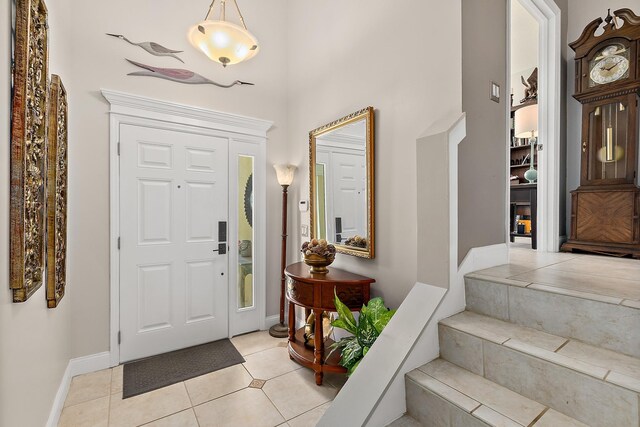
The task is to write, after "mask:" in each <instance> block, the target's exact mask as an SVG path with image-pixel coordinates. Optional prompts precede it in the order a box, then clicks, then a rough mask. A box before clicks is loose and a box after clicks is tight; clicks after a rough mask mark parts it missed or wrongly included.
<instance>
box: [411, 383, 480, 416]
mask: <svg viewBox="0 0 640 427" xmlns="http://www.w3.org/2000/svg"><path fill="white" fill-rule="evenodd" d="M405 390H406V394H407V414H409V415H410V416H412V417H413V418H415V419H416V420H418V421H419V422H420V424H421V425H423V426H425V427H489V425H488V424H485V423H484V422H482V421H480V420H479V419H477V418H474V417H473V416H472V415H471V414H469V413H467V412H465V411H464V410H462V409H460V408H459V407H457V406H455V405H454V404H452V403H450V402H448V401H446V400H445V399H443V398H441V397H440V396H437V395H436V394H434V393H432V392H430V391H429V390H425V389H424V388H422V387H420V386H419V385H418V384H416V383H415V382H413V381H412V380H411V379H409V378H407V377H405Z"/></svg>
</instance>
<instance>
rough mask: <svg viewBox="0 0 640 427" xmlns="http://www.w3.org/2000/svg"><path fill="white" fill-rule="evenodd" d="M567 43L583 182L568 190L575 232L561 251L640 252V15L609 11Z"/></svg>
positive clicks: (626, 11) (571, 231)
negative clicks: (579, 109)
mask: <svg viewBox="0 0 640 427" xmlns="http://www.w3.org/2000/svg"><path fill="white" fill-rule="evenodd" d="M602 23H603V20H602V18H598V19H596V20H594V21H593V22H591V23H590V24H589V25H587V26H586V28H585V29H584V31H583V32H582V35H581V36H580V38H579V39H578V40H576V41H575V42H573V43H571V44H570V45H569V46H571V48H572V49H573V50H574V51H575V53H576V57H575V61H576V79H575V85H576V86H575V95H574V98H575V99H577V100H578V101H580V103H581V104H582V139H581V146H580V149H581V152H582V158H581V168H580V187H578V188H577V189H576V190H574V191H572V192H571V230H570V239H569V240H568V241H567V242H566V243H565V244H564V245H562V250H563V251H571V250H581V251H586V252H594V253H601V254H608V255H616V256H625V255H627V256H628V255H631V256H633V257H634V258H640V217H639V214H640V189H639V188H638V186H637V184H638V178H637V172H638V141H639V138H638V133H639V122H640V116H639V113H638V99H639V95H640V17H638V16H636V15H635V14H634V13H633V12H632V11H631V10H630V9H619V10H616V11H615V12H614V13H613V16H612V15H611V13H610V12H609V14H608V15H607V17H606V19H605V20H604V23H605V26H604V33H602V34H600V35H596V31H597V29H598V28H599V27H600V26H601V25H602Z"/></svg>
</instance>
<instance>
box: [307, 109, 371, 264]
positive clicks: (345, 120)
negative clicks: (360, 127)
mask: <svg viewBox="0 0 640 427" xmlns="http://www.w3.org/2000/svg"><path fill="white" fill-rule="evenodd" d="M362 119H365V120H366V132H367V135H366V147H365V152H366V164H367V171H366V176H367V208H366V212H367V247H366V248H356V247H351V246H346V245H340V244H336V243H333V244H334V245H335V247H336V252H338V253H341V254H346V255H353V256H357V257H360V258H369V259H373V258H374V257H375V180H374V175H375V174H374V171H375V161H374V140H375V138H374V110H373V107H367V108H365V109H362V110H360V111H356V112H355V113H352V114H349V115H348V116H345V117H342V118H341V119H338V120H336V121H333V122H331V123H328V124H326V125H324V126H321V127H319V128H317V129H314V130H312V131H311V132H309V209H310V213H311V215H310V218H311V223H310V228H311V230H310V233H311V234H310V236H311V238H312V239H313V238H315V235H316V229H315V226H316V223H317V221H318V219H317V218H316V206H315V197H316V191H317V190H316V182H315V176H316V139H317V138H319V137H320V136H322V135H324V134H326V133H328V132H331V131H333V130H336V129H338V128H340V127H343V126H347V125H349V124H351V123H354V122H357V121H359V120H362Z"/></svg>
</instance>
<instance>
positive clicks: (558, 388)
mask: <svg viewBox="0 0 640 427" xmlns="http://www.w3.org/2000/svg"><path fill="white" fill-rule="evenodd" d="M439 327H440V330H439V335H440V357H442V358H443V359H445V360H447V361H449V362H451V363H454V364H456V365H458V366H460V367H462V368H464V369H467V370H469V371H471V372H473V373H475V374H478V375H482V376H484V377H485V378H487V379H488V380H491V381H493V382H495V383H497V384H500V385H502V386H503V387H506V388H508V389H510V390H512V391H514V392H516V393H519V394H521V395H523V396H525V397H528V398H530V399H532V400H535V401H537V402H540V403H541V404H543V405H546V406H549V407H551V408H553V409H556V410H557V411H559V412H562V413H564V414H566V415H568V416H570V417H572V418H575V419H577V420H580V421H582V422H584V423H587V424H589V425H591V426H593V427H610V426H617V427H637V426H638V425H639V423H640V420H639V417H638V399H639V395H638V394H637V393H634V392H632V391H629V390H626V389H623V388H621V387H618V386H615V385H612V384H609V383H606V382H605V381H603V380H600V379H597V378H594V377H591V376H588V375H586V374H583V373H581V372H577V371H574V370H572V369H569V368H565V367H563V366H560V365H557V364H555V363H553V362H550V361H547V360H543V359H539V358H537V357H533V356H530V355H527V354H524V353H521V352H519V351H516V350H514V349H511V348H508V347H506V346H504V345H499V344H496V343H493V342H490V341H487V340H484V339H482V338H479V337H476V336H473V335H469V334H467V333H464V332H461V331H457V330H455V329H453V328H450V327H448V326H445V325H440V326H439Z"/></svg>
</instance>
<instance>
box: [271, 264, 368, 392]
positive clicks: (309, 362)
mask: <svg viewBox="0 0 640 427" xmlns="http://www.w3.org/2000/svg"><path fill="white" fill-rule="evenodd" d="M284 273H285V275H286V277H287V299H288V300H289V356H290V357H291V359H293V360H295V361H296V362H298V363H300V364H301V365H302V366H306V367H307V368H311V369H313V370H314V372H315V373H316V384H318V385H322V376H323V373H324V372H338V373H341V372H346V369H345V368H343V367H342V366H340V365H339V364H338V362H339V361H340V354H339V353H337V352H335V353H333V354H332V355H331V357H329V358H325V354H324V346H325V345H327V346H329V345H331V344H332V343H333V340H331V339H330V338H327V340H326V343H325V342H324V340H323V337H324V333H323V330H322V312H323V311H330V312H331V311H336V307H335V305H334V303H333V300H334V295H333V292H334V289H335V291H336V293H337V294H338V297H339V298H340V301H342V302H343V303H344V304H345V305H346V306H347V307H349V308H350V309H351V310H352V311H360V309H361V308H362V305H363V304H365V303H367V302H368V301H369V295H370V286H371V284H372V283H374V282H375V280H374V279H371V278H370V277H365V276H360V275H358V274H353V273H349V272H348V271H344V270H340V269H338V268H331V267H330V268H329V272H328V273H327V274H313V273H310V272H309V266H308V265H306V264H305V263H303V262H298V263H296V264H291V265H289V266H288V267H287V268H286V269H285V271H284ZM296 305H298V306H300V307H303V308H304V309H305V314H306V315H308V313H309V311H310V310H311V311H313V312H314V314H315V318H316V322H315V330H314V350H312V349H309V348H307V347H305V345H304V327H302V328H300V329H298V330H296V314H295V313H296V311H295V306H296ZM305 321H306V317H305Z"/></svg>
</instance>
